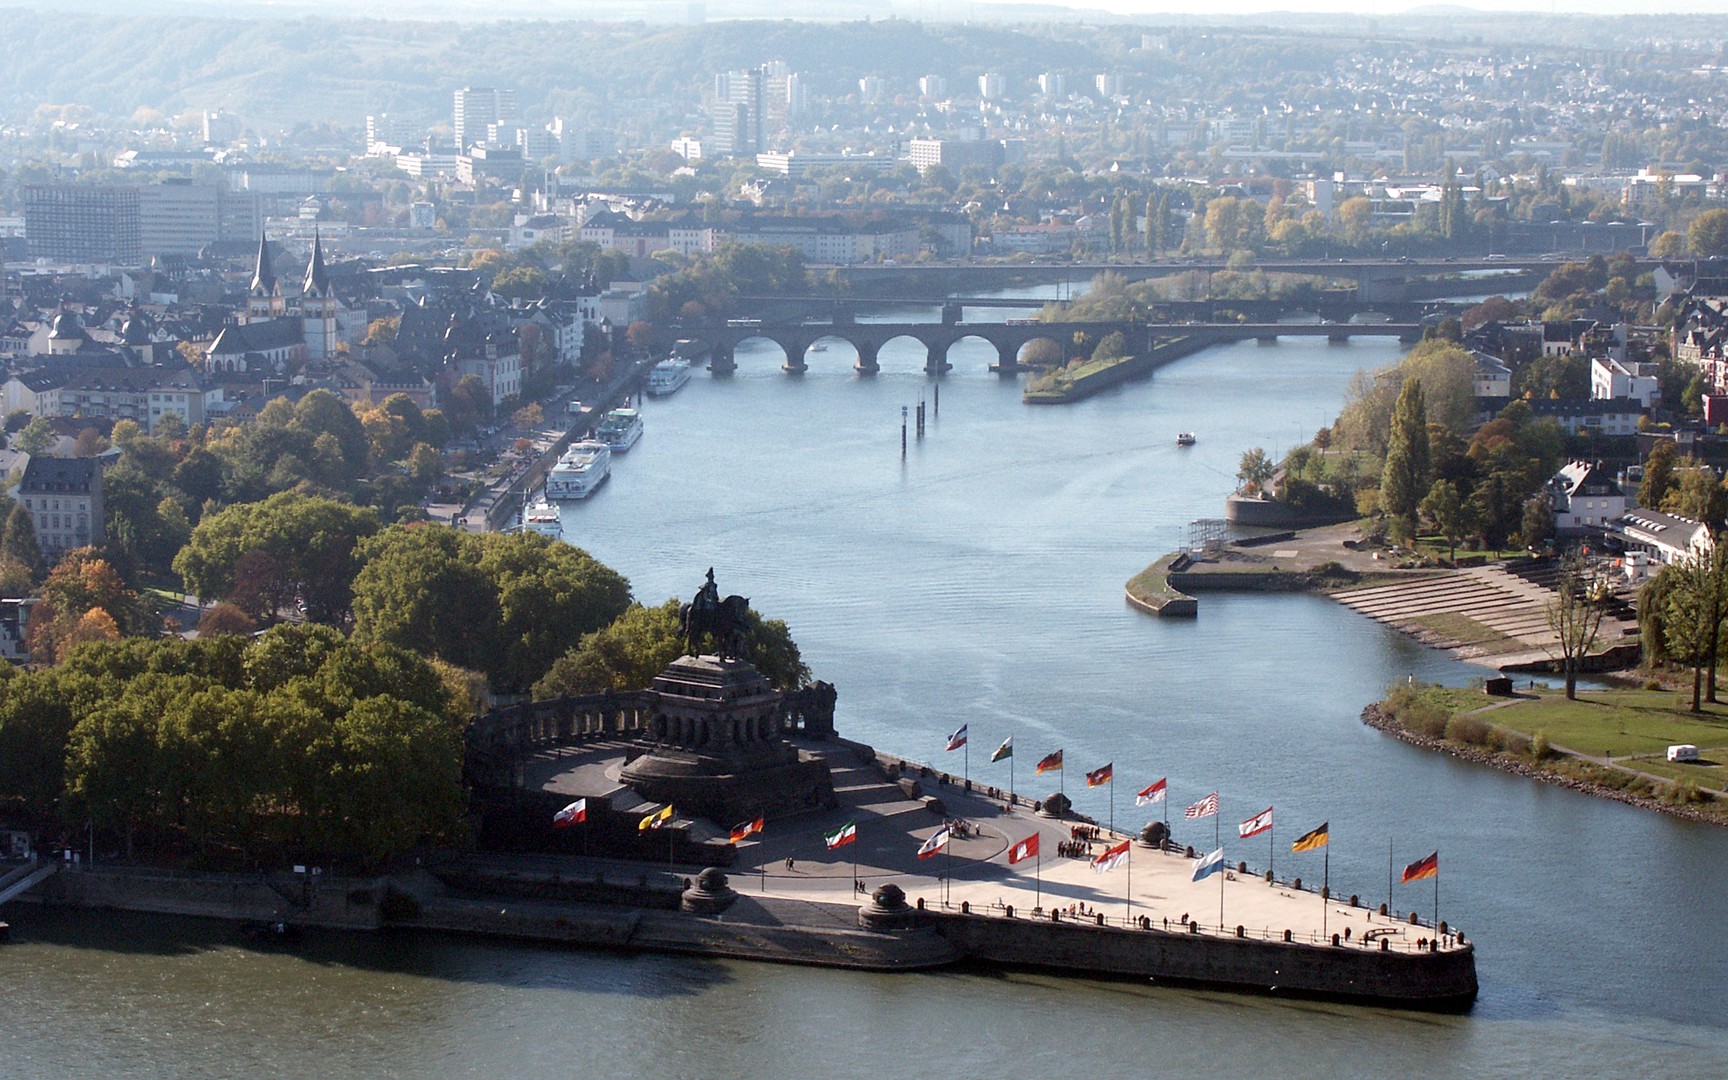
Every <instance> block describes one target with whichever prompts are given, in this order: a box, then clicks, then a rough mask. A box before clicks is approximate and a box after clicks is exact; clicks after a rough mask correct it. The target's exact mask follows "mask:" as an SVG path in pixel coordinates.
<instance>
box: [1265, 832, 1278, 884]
mask: <svg viewBox="0 0 1728 1080" xmlns="http://www.w3.org/2000/svg"><path fill="white" fill-rule="evenodd" d="M1266 848H1267V851H1266V872H1267V873H1268V874H1271V875H1272V880H1273V881H1277V880H1278V873H1277V871H1276V869H1275V868H1274V867H1273V865H1272V864H1273V863H1275V862H1277V861H1278V826H1277V823H1276V822H1275V821H1268V822H1267V823H1266Z"/></svg>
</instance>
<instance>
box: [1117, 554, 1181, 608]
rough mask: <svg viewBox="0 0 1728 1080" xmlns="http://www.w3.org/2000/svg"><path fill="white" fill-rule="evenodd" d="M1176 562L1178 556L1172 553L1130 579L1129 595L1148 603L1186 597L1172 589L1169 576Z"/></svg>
mask: <svg viewBox="0 0 1728 1080" xmlns="http://www.w3.org/2000/svg"><path fill="white" fill-rule="evenodd" d="M1175 560H1176V555H1175V554H1174V553H1171V554H1169V555H1166V556H1164V557H1163V558H1162V559H1159V560H1158V561H1157V562H1155V563H1153V564H1152V565H1151V566H1148V567H1147V568H1146V569H1144V570H1142V571H1140V572H1139V573H1138V574H1135V575H1134V576H1133V577H1131V578H1129V579H1128V592H1129V594H1130V595H1132V596H1134V597H1137V598H1138V599H1141V600H1144V601H1146V602H1148V603H1156V602H1162V601H1165V600H1175V599H1179V598H1181V597H1184V596H1186V595H1187V594H1186V593H1184V592H1182V591H1180V590H1178V589H1175V588H1172V587H1171V585H1170V579H1169V577H1168V576H1167V575H1168V573H1169V570H1170V564H1171V563H1172V562H1174V561H1175Z"/></svg>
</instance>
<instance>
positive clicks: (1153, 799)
mask: <svg viewBox="0 0 1728 1080" xmlns="http://www.w3.org/2000/svg"><path fill="white" fill-rule="evenodd" d="M1163 801H1164V781H1163V780H1160V781H1158V782H1157V783H1156V784H1153V785H1152V786H1151V787H1149V788H1147V789H1146V790H1145V791H1142V792H1140V793H1139V794H1138V795H1136V796H1134V805H1135V806H1151V805H1152V804H1153V803H1161V802H1163Z"/></svg>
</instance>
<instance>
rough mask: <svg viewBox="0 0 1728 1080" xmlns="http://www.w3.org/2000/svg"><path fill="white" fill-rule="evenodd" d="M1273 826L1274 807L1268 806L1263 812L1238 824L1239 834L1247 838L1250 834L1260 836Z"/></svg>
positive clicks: (1237, 830) (1237, 831)
mask: <svg viewBox="0 0 1728 1080" xmlns="http://www.w3.org/2000/svg"><path fill="white" fill-rule="evenodd" d="M1271 827H1272V808H1271V807H1270V806H1268V807H1267V808H1266V809H1265V810H1264V811H1263V812H1261V813H1258V814H1255V815H1254V816H1253V817H1251V818H1249V819H1248V820H1247V821H1244V822H1243V823H1242V824H1240V825H1238V826H1236V833H1237V835H1239V836H1241V837H1242V839H1244V840H1246V839H1248V838H1249V837H1250V836H1259V835H1260V834H1261V833H1263V832H1265V831H1266V830H1267V829H1270V828H1271Z"/></svg>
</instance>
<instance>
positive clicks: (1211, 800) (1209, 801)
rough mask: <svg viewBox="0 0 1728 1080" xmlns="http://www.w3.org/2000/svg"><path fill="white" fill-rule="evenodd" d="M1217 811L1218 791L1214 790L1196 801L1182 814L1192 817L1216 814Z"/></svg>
mask: <svg viewBox="0 0 1728 1080" xmlns="http://www.w3.org/2000/svg"><path fill="white" fill-rule="evenodd" d="M1217 812H1218V793H1217V792H1216V791H1214V792H1213V793H1212V794H1210V795H1208V796H1206V797H1205V798H1204V799H1201V800H1200V801H1199V802H1197V803H1195V804H1194V805H1193V806H1190V807H1189V808H1188V809H1187V810H1185V811H1183V815H1182V816H1184V817H1191V818H1199V817H1211V816H1212V815H1213V814H1216V813H1217Z"/></svg>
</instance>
